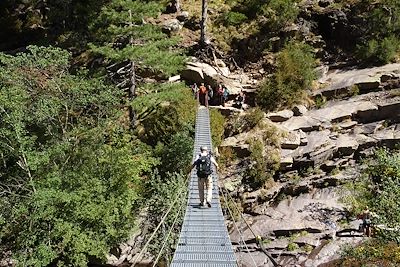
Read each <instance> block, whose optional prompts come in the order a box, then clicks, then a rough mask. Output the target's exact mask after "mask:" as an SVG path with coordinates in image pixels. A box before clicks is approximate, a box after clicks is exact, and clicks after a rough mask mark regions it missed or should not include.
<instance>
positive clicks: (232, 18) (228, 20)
mask: <svg viewBox="0 0 400 267" xmlns="http://www.w3.org/2000/svg"><path fill="white" fill-rule="evenodd" d="M246 20H247V16H246V15H245V14H243V13H240V12H233V11H229V12H228V13H226V14H225V15H224V24H225V25H226V26H229V25H233V26H236V25H239V24H241V23H243V22H244V21H246Z"/></svg>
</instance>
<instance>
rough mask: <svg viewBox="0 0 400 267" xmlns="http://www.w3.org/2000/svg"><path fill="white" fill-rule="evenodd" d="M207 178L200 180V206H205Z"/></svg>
mask: <svg viewBox="0 0 400 267" xmlns="http://www.w3.org/2000/svg"><path fill="white" fill-rule="evenodd" d="M205 181H206V178H199V179H198V185H199V198H200V205H204V184H205Z"/></svg>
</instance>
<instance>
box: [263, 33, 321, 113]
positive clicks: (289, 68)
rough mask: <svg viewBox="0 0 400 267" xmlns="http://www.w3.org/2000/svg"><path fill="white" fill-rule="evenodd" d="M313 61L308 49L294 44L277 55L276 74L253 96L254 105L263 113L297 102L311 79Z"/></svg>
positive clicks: (291, 43) (307, 87)
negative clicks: (262, 110) (254, 97)
mask: <svg viewBox="0 0 400 267" xmlns="http://www.w3.org/2000/svg"><path fill="white" fill-rule="evenodd" d="M314 66H315V58H314V55H313V52H312V49H311V47H310V46H308V45H306V44H304V43H296V42H294V41H292V42H290V43H288V44H287V45H286V47H285V48H284V49H283V50H282V51H281V52H280V53H279V54H278V57H277V67H276V72H275V73H274V75H273V76H272V77H271V78H270V79H266V80H265V81H264V82H263V83H262V84H261V88H260V90H259V92H258V93H257V98H256V100H257V104H259V105H260V106H261V107H263V108H264V109H267V110H272V109H275V108H278V107H281V106H291V105H292V104H293V103H296V102H298V101H301V100H302V99H303V96H304V92H305V90H306V89H309V87H310V86H311V83H312V81H313V79H314V78H315V73H314Z"/></svg>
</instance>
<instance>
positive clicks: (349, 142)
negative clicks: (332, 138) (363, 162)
mask: <svg viewBox="0 0 400 267" xmlns="http://www.w3.org/2000/svg"><path fill="white" fill-rule="evenodd" d="M336 148H337V153H338V157H342V156H350V155H351V154H353V153H354V151H356V150H357V148H358V142H357V141H356V139H355V138H354V137H353V136H349V135H339V138H338V139H337V140H336Z"/></svg>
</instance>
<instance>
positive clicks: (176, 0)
mask: <svg viewBox="0 0 400 267" xmlns="http://www.w3.org/2000/svg"><path fill="white" fill-rule="evenodd" d="M173 4H174V6H175V9H176V12H178V13H179V12H181V0H174V1H173Z"/></svg>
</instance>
